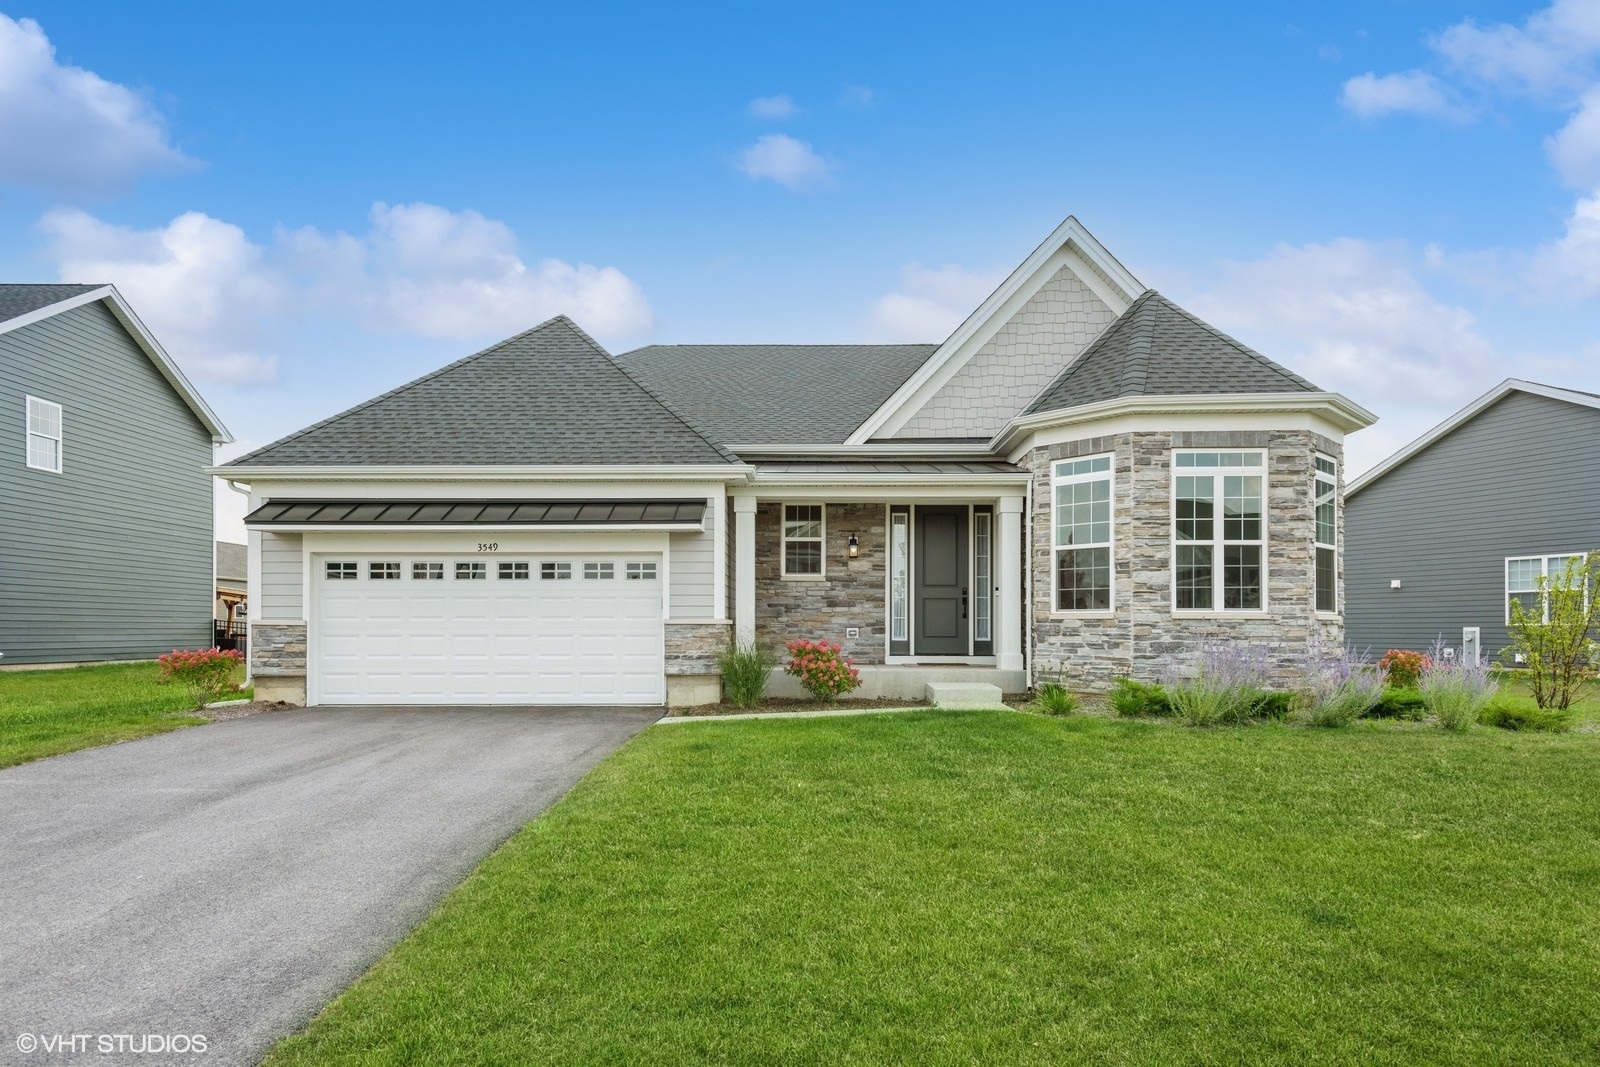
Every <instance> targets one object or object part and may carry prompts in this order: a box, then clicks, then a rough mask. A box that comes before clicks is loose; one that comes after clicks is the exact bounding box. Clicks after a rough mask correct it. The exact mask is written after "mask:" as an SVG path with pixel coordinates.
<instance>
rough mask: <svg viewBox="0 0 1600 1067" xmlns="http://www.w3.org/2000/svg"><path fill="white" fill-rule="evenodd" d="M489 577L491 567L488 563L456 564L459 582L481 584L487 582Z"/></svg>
mask: <svg viewBox="0 0 1600 1067" xmlns="http://www.w3.org/2000/svg"><path fill="white" fill-rule="evenodd" d="M488 577H489V565H488V564H487V563H477V562H473V563H457V564H456V581H458V582H481V581H485V580H487V579H488Z"/></svg>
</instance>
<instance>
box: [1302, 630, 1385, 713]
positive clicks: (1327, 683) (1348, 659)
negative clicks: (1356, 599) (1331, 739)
mask: <svg viewBox="0 0 1600 1067" xmlns="http://www.w3.org/2000/svg"><path fill="white" fill-rule="evenodd" d="M1311 656H1312V668H1311V676H1310V678H1309V679H1308V682H1309V685H1308V691H1309V697H1310V704H1309V707H1308V715H1309V719H1310V722H1311V725H1312V726H1331V727H1338V726H1348V725H1350V724H1351V723H1352V722H1354V721H1356V720H1357V719H1359V718H1360V717H1361V714H1362V713H1363V712H1365V711H1366V710H1367V709H1368V708H1370V707H1372V706H1373V705H1374V704H1376V703H1378V700H1379V699H1380V698H1381V697H1382V696H1383V674H1382V672H1381V671H1379V670H1378V669H1377V667H1376V666H1374V665H1373V664H1371V663H1368V662H1367V657H1366V656H1365V655H1364V654H1363V653H1360V652H1357V651H1356V650H1355V648H1354V647H1352V646H1350V645H1346V646H1345V647H1344V648H1342V649H1340V651H1339V654H1338V655H1337V656H1328V655H1326V654H1325V653H1324V652H1323V651H1322V648H1321V646H1320V645H1317V644H1313V645H1312V647H1311Z"/></svg>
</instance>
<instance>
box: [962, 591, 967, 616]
mask: <svg viewBox="0 0 1600 1067" xmlns="http://www.w3.org/2000/svg"><path fill="white" fill-rule="evenodd" d="M961 617H962V618H963V619H964V618H966V617H967V587H966V586H962V587H961Z"/></svg>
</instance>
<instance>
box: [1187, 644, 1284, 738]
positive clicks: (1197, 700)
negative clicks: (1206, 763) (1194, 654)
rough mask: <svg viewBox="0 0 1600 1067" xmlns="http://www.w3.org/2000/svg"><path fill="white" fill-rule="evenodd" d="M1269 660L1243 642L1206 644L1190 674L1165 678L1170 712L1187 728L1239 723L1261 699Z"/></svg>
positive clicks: (1259, 650)
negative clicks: (1179, 718)
mask: <svg viewBox="0 0 1600 1067" xmlns="http://www.w3.org/2000/svg"><path fill="white" fill-rule="evenodd" d="M1270 671H1271V657H1270V655H1269V654H1268V651H1267V650H1266V649H1265V648H1260V647H1257V646H1255V645H1251V644H1248V643H1246V642H1243V641H1208V642H1206V644H1205V646H1204V647H1203V648H1202V649H1201V651H1200V660H1199V662H1198V664H1197V665H1196V667H1195V668H1194V669H1193V670H1189V671H1184V670H1182V669H1181V668H1174V669H1172V670H1171V671H1169V672H1167V676H1166V678H1165V682H1166V686H1167V696H1168V699H1169V700H1170V702H1171V704H1172V710H1173V711H1175V712H1177V714H1178V715H1179V716H1180V717H1181V718H1182V719H1183V721H1184V722H1186V723H1188V724H1189V725H1190V726H1215V725H1217V724H1218V723H1234V722H1243V721H1244V720H1245V719H1248V718H1249V717H1250V716H1251V714H1252V712H1254V710H1255V708H1256V707H1257V705H1258V704H1260V702H1261V699H1262V697H1263V696H1264V695H1265V691H1266V687H1267V681H1268V678H1269V677H1270Z"/></svg>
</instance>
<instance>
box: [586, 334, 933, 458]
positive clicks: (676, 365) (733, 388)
mask: <svg viewBox="0 0 1600 1067" xmlns="http://www.w3.org/2000/svg"><path fill="white" fill-rule="evenodd" d="M938 347H939V346H938V345H936V344H926V345H649V346H647V347H645V348H636V349H634V350H633V351H632V352H624V353H623V354H622V355H620V356H618V357H617V361H618V362H619V363H621V364H622V365H623V366H624V367H626V368H628V370H629V371H631V372H633V374H634V375H636V376H637V377H638V378H639V379H640V380H642V381H643V382H644V383H645V384H646V385H648V386H650V387H651V388H652V389H654V390H655V391H656V392H657V393H659V394H660V395H661V396H663V397H665V398H666V399H667V400H668V401H670V402H671V403H672V404H673V405H674V406H676V407H677V408H678V409H679V410H680V411H682V412H683V413H684V414H685V415H687V416H688V417H689V418H690V420H692V421H693V422H694V423H695V424H696V425H698V426H701V427H702V428H704V429H705V430H706V431H707V432H709V433H712V434H715V435H716V436H717V438H718V439H720V440H722V441H725V442H728V443H730V444H735V445H738V444H755V443H762V444H838V443H839V442H841V441H843V440H844V439H845V438H847V437H849V436H850V434H851V432H852V431H854V430H855V428H856V427H857V426H860V425H861V424H862V423H863V422H865V421H866V420H867V417H868V416H869V415H871V414H872V413H873V412H874V411H876V410H877V409H878V407H879V405H881V404H882V403H883V402H884V401H885V400H887V399H889V397H890V396H892V395H893V394H894V391H895V390H896V389H898V388H900V386H901V385H902V384H903V383H904V382H905V380H906V379H907V378H909V377H911V375H912V373H913V372H914V371H915V370H916V369H917V368H918V367H920V366H922V364H923V363H925V362H927V359H928V357H929V356H930V355H932V354H933V352H934V350H935V349H937V348H938Z"/></svg>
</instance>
